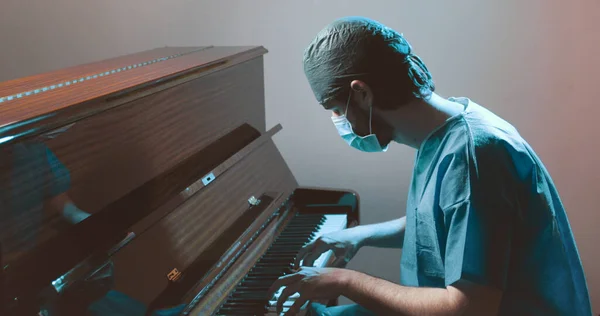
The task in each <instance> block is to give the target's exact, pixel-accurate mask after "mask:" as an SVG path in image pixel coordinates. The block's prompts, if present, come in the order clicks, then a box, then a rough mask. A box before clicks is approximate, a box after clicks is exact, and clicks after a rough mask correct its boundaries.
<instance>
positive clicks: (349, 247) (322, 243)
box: [294, 227, 362, 269]
mask: <svg viewBox="0 0 600 316" xmlns="http://www.w3.org/2000/svg"><path fill="white" fill-rule="evenodd" d="M355 228H356V227H355ZM355 228H348V229H344V230H340V231H337V232H332V233H329V234H325V235H323V236H321V237H319V238H318V239H316V240H315V241H313V242H311V243H309V244H307V245H306V246H304V247H303V248H302V249H301V250H300V251H299V252H298V255H297V257H296V261H295V263H294V268H296V269H297V268H299V267H300V261H303V262H302V265H303V266H313V264H314V263H315V260H317V259H318V258H319V257H320V256H321V255H322V254H324V253H325V252H327V251H329V250H332V251H333V254H334V255H335V257H336V259H335V261H334V262H333V264H332V266H333V267H337V268H343V267H345V266H346V264H347V263H348V262H349V261H350V260H351V259H352V258H353V257H354V255H356V253H357V252H358V250H359V249H360V247H361V246H362V240H361V238H360V237H359V234H357V233H356V229H355Z"/></svg>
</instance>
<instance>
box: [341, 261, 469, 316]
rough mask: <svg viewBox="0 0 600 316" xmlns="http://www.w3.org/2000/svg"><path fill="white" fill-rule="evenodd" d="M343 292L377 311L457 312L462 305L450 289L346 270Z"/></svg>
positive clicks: (404, 313)
mask: <svg viewBox="0 0 600 316" xmlns="http://www.w3.org/2000/svg"><path fill="white" fill-rule="evenodd" d="M344 271H345V272H344V273H345V277H344V278H343V281H342V286H341V288H342V293H341V295H343V296H345V297H347V298H349V299H350V300H352V301H354V302H356V303H358V304H360V305H361V306H363V307H365V308H367V309H369V310H371V311H373V312H374V313H376V314H377V315H456V314H457V313H458V309H459V307H458V306H457V305H456V304H455V303H454V302H453V301H452V299H451V296H450V293H449V292H448V290H446V289H439V288H418V287H406V286H401V285H398V284H394V283H392V282H389V281H386V280H383V279H378V278H374V277H372V276H369V275H366V274H364V273H360V272H356V271H352V270H344Z"/></svg>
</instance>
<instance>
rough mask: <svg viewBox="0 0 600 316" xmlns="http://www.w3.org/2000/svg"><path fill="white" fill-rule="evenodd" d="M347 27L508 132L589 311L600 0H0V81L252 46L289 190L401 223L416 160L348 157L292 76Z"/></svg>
mask: <svg viewBox="0 0 600 316" xmlns="http://www.w3.org/2000/svg"><path fill="white" fill-rule="evenodd" d="M348 15H361V16H366V17H370V18H372V19H375V20H379V21H381V22H382V23H384V24H386V25H388V26H390V27H391V28H394V29H396V30H397V31H399V32H402V33H404V35H405V36H406V38H407V39H408V41H409V42H410V43H411V44H412V45H413V47H414V49H415V52H416V53H417V54H418V55H420V56H421V57H422V58H423V60H424V61H425V63H426V64H427V66H428V67H429V69H430V71H431V72H432V74H433V77H434V80H435V82H436V84H437V87H438V90H437V92H438V93H439V94H440V95H442V96H444V97H449V96H466V97H469V98H471V99H472V100H474V101H475V102H478V103H479V104H481V105H483V106H485V107H488V108H489V109H491V110H492V111H494V112H496V113H497V114H498V115H500V116H502V117H503V118H505V119H506V120H508V121H510V122H511V123H513V125H515V126H516V127H517V128H518V129H519V131H520V132H521V134H522V135H523V136H524V137H525V138H526V139H527V140H528V141H529V143H530V144H531V145H532V146H533V148H534V149H535V150H536V152H537V153H538V154H539V156H540V157H541V158H542V160H543V161H544V163H545V165H546V167H547V168H548V169H549V171H550V173H551V174H552V176H553V179H554V181H555V182H556V185H557V187H558V189H559V192H560V194H561V197H562V199H563V202H564V204H565V206H566V209H567V212H568V216H569V219H570V222H571V226H572V229H573V232H574V235H575V238H576V241H577V244H578V247H579V250H580V254H581V258H582V260H583V265H584V268H585V271H586V275H587V281H588V285H589V288H590V295H591V297H592V302H593V305H594V307H595V310H596V313H598V312H600V266H599V265H598V264H597V263H596V262H597V261H599V260H600V254H599V253H598V251H597V250H596V249H597V244H595V243H596V242H597V241H598V240H599V237H600V232H599V230H598V225H599V224H600V215H598V207H599V205H600V192H598V187H599V185H598V182H599V181H600V171H599V170H598V168H597V163H596V162H597V161H598V155H599V154H600V149H599V147H600V146H599V145H600V144H598V143H599V142H598V131H597V129H598V122H597V120H598V116H599V115H600V109H599V108H598V106H599V104H598V102H597V101H596V99H597V97H596V95H595V94H596V92H597V90H598V89H597V82H598V81H597V80H596V77H597V76H598V74H599V73H600V36H599V35H598V30H599V26H600V2H599V1H596V0H571V1H564V0H527V1H523V0H503V1H499V0H496V1H480V0H455V1H444V2H442V1H435V2H434V1H407V0H404V1H398V0H396V1H391V0H389V1H364V0H363V1H355V0H352V1H350V0H343V1H342V0H328V1H325V0H304V1H281V0H279V1H275V0H253V1H249V0H235V1H234V0H221V1H217V0H214V1H201V0H194V1H192V0H168V1H167V0H118V1H117V0H102V1H97V0H94V1H92V0H78V1H73V0H55V1H46V0H27V1H25V0H1V2H0V47H1V49H0V57H1V59H0V60H1V62H0V81H4V80H8V79H14V78H18V77H23V76H28V75H33V74H36V73H40V72H46V71H50V70H55V69H60V68H64V67H68V66H73V65H78V64H82V63H87V62H92V61H97V60H101V59H106V58H111V57H116V56H120V55H124V54H130V53H134V52H138V51H143V50H147V49H152V48H156V47H162V46H207V45H216V46H218V45H263V46H265V47H266V48H267V49H269V51H270V52H269V54H267V55H266V57H265V77H266V92H265V93H266V109H267V128H270V127H272V126H274V125H276V124H278V123H281V124H282V125H283V127H284V129H283V131H281V132H280V133H279V134H278V135H277V136H276V142H277V145H278V147H279V149H280V151H281V153H282V154H283V156H284V157H285V159H286V160H287V162H288V164H289V166H290V167H291V169H292V171H293V172H294V174H295V176H296V178H297V179H298V181H299V182H300V184H301V185H309V186H325V187H335V188H350V189H354V190H356V191H358V193H359V194H360V197H361V207H362V214H361V216H362V218H363V222H364V223H374V222H380V221H384V220H389V219H393V218H398V217H400V216H403V215H404V214H405V210H404V207H405V203H406V200H405V199H406V198H405V197H406V194H407V189H408V184H409V181H410V175H411V172H412V164H413V160H414V155H415V151H414V150H413V149H410V148H408V147H405V146H400V145H392V146H391V147H390V149H389V151H388V152H387V153H384V154H366V153H361V152H358V151H356V150H354V149H352V148H350V147H349V146H348V145H346V144H345V143H344V142H343V141H342V140H341V139H340V137H339V136H338V135H337V133H336V131H335V129H334V127H333V124H332V122H331V120H330V114H329V113H327V112H326V111H325V110H323V109H322V108H321V107H320V106H319V105H318V104H317V103H316V102H315V100H314V97H313V95H312V92H311V91H310V89H309V86H308V84H307V82H306V80H305V78H304V74H303V72H302V64H301V61H302V52H303V50H304V48H305V47H306V46H307V44H308V43H309V42H310V41H311V40H312V38H313V37H314V36H315V35H316V33H317V32H318V31H319V30H320V29H321V28H322V27H324V26H325V25H326V24H327V23H329V22H331V21H332V20H334V19H336V18H339V17H342V16H348ZM240 106H243V105H240ZM399 261H400V251H390V250H378V249H363V250H361V252H360V253H359V254H358V255H357V257H356V258H355V259H354V260H353V261H352V262H351V264H350V267H351V268H354V269H359V270H361V271H364V272H367V273H370V274H373V275H376V276H379V277H382V278H385V279H388V280H391V281H395V282H397V281H398V280H399V273H400V272H399V269H400V264H399ZM344 302H346V301H344Z"/></svg>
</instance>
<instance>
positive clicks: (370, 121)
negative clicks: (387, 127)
mask: <svg viewBox="0 0 600 316" xmlns="http://www.w3.org/2000/svg"><path fill="white" fill-rule="evenodd" d="M372 122H373V105H371V106H369V135H372V134H373V130H372V129H371V124H372Z"/></svg>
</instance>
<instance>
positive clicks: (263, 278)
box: [216, 213, 347, 316]
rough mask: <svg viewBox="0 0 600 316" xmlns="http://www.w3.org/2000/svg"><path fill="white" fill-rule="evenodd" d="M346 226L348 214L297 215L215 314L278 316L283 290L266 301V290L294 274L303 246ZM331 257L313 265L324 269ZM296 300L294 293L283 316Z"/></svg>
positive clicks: (328, 256)
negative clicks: (278, 280)
mask: <svg viewBox="0 0 600 316" xmlns="http://www.w3.org/2000/svg"><path fill="white" fill-rule="evenodd" d="M346 226H347V215H345V214H302V213H298V214H296V215H295V216H294V218H293V219H292V220H291V221H290V223H289V224H288V225H287V226H286V227H285V229H284V230H283V231H282V232H281V234H280V235H279V236H278V237H277V238H276V239H275V241H274V242H273V244H272V245H271V246H270V247H269V248H268V249H267V251H266V252H265V254H264V255H263V256H262V257H261V258H260V259H259V260H258V261H257V262H256V264H255V265H254V266H253V267H252V268H251V269H250V271H249V272H248V274H247V275H246V277H245V278H244V279H242V281H241V282H240V283H239V284H238V285H237V286H236V288H235V290H234V291H233V292H232V293H231V294H230V295H229V297H228V299H227V300H226V301H225V303H224V304H223V305H222V306H221V307H220V309H219V310H218V312H217V313H216V315H236V316H243V315H276V305H277V300H278V298H279V295H280V294H281V292H282V290H283V289H284V288H281V289H280V290H279V291H278V292H277V293H275V294H274V296H273V297H271V298H267V291H268V290H269V288H270V287H271V285H272V284H273V283H274V282H275V280H277V279H278V278H279V277H281V276H283V275H286V274H289V273H291V272H292V270H291V269H292V268H293V264H294V260H295V258H296V254H297V253H298V251H299V250H300V249H301V248H302V247H303V246H304V245H306V244H307V243H309V242H311V241H314V240H316V239H317V238H319V237H320V236H321V235H323V234H327V233H329V232H333V231H338V230H342V229H344V228H346ZM331 256H332V252H331V251H328V252H326V253H324V254H322V255H321V256H320V257H319V258H318V259H317V260H316V261H315V263H314V265H313V266H314V267H324V266H325V265H326V264H327V262H328V261H329V259H330V258H331ZM301 264H302V262H301ZM297 297H298V295H297V294H295V295H292V296H290V297H289V298H288V300H287V301H286V302H285V303H284V308H283V313H285V312H286V311H287V310H288V309H289V307H291V306H292V304H293V303H294V300H295V299H296V298H297Z"/></svg>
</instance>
